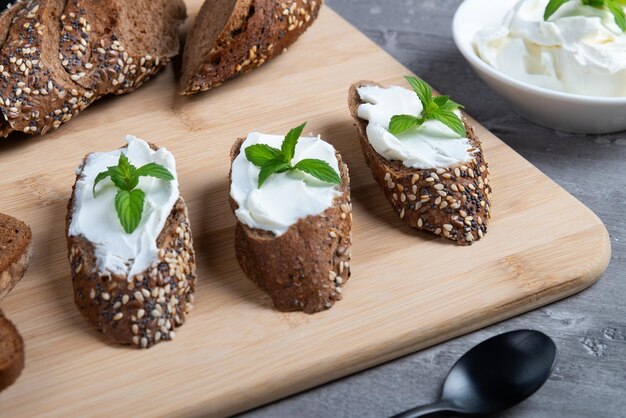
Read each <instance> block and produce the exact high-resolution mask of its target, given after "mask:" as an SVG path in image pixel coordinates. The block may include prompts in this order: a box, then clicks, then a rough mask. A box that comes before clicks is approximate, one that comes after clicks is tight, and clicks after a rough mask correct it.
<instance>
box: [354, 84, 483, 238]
mask: <svg viewBox="0 0 626 418" xmlns="http://www.w3.org/2000/svg"><path fill="white" fill-rule="evenodd" d="M362 86H379V87H381V86H380V85H379V84H377V83H374V82H371V81H361V82H358V83H356V84H354V85H352V86H351V88H350V92H349V98H348V106H349V108H350V113H351V114H352V117H353V118H354V121H355V123H356V126H357V130H358V134H359V139H360V142H361V149H362V151H363V154H364V156H365V162H366V163H367V165H368V167H369V168H370V169H371V171H372V175H373V176H374V179H375V180H376V182H377V183H378V185H379V186H380V187H381V189H382V190H383V191H384V193H385V196H386V198H387V200H388V201H389V203H390V204H391V207H392V208H393V210H394V211H395V212H396V213H397V214H398V215H399V216H400V218H402V219H403V220H404V221H405V222H406V223H407V224H408V225H410V226H411V227H414V228H418V229H421V230H424V231H428V232H431V233H433V234H435V235H438V236H441V237H444V238H447V239H450V240H453V241H456V242H457V243H458V244H459V245H471V244H472V243H474V242H475V241H478V240H479V239H481V238H482V237H483V236H484V234H486V233H487V226H488V223H489V221H490V219H491V180H490V177H489V168H488V165H487V163H486V161H485V157H484V154H483V150H482V145H481V143H480V139H479V138H478V137H477V136H476V134H475V132H474V128H473V127H472V126H470V125H469V124H468V123H467V119H465V118H463V122H464V124H465V128H466V131H467V132H466V133H467V138H468V139H469V141H470V143H471V145H472V146H473V151H472V159H471V160H470V161H469V162H467V163H463V164H458V165H455V166H452V167H445V168H443V167H439V168H432V169H424V170H420V169H413V168H408V167H406V166H405V165H404V164H403V163H402V162H401V161H389V160H387V159H386V158H384V157H383V156H381V155H380V154H378V153H377V152H376V150H374V148H373V147H372V145H371V144H370V142H369V140H368V139H367V124H368V122H367V121H366V120H363V119H361V118H360V117H359V116H358V109H359V106H360V105H361V104H363V102H362V101H361V98H360V96H359V93H358V89H359V87H362Z"/></svg>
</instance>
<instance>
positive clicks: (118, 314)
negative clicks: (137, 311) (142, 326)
mask: <svg viewBox="0 0 626 418" xmlns="http://www.w3.org/2000/svg"><path fill="white" fill-rule="evenodd" d="M122 318H124V314H123V313H121V312H118V313H117V314H115V316H114V317H113V320H114V321H119V320H121V319H122Z"/></svg>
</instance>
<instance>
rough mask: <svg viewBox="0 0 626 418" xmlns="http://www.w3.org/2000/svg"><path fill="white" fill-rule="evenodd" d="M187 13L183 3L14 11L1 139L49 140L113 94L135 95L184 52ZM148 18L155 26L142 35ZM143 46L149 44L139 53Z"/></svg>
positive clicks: (86, 1)
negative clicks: (17, 134) (16, 134)
mask: <svg viewBox="0 0 626 418" xmlns="http://www.w3.org/2000/svg"><path fill="white" fill-rule="evenodd" d="M9 14H12V16H9ZM5 15H6V17H5ZM185 16H186V14H185V6H184V3H183V0H151V1H149V2H148V1H146V2H144V1H139V0H138V1H133V2H129V1H120V0H107V1H106V2H103V1H98V0H26V1H22V2H20V3H18V4H17V5H14V6H12V7H11V8H10V9H9V10H8V11H6V12H5V13H3V15H2V17H1V19H3V20H4V22H2V23H6V25H7V27H6V28H5V31H6V33H7V37H6V41H5V42H4V43H3V45H2V49H1V50H0V114H1V115H2V117H1V118H0V120H1V121H0V137H6V136H8V135H9V133H10V132H11V131H13V130H15V131H21V132H24V133H27V134H41V135H44V134H46V133H47V132H49V131H52V130H55V129H57V128H59V127H60V126H61V125H62V124H64V123H66V122H68V121H69V120H71V119H72V118H73V117H75V116H76V115H77V114H78V113H79V112H81V111H82V110H84V109H85V108H86V107H87V106H89V105H90V104H91V103H93V101H95V100H96V99H98V98H100V97H102V96H104V95H106V94H123V93H128V92H131V91H133V90H134V89H136V88H137V87H139V86H140V85H141V84H143V83H144V82H145V81H146V80H148V79H149V78H150V77H151V76H153V75H154V74H156V73H157V72H158V71H160V70H161V69H162V68H163V67H164V66H165V65H166V64H167V63H168V62H169V61H170V60H171V58H172V57H173V56H175V55H176V54H177V53H178V48H179V41H178V28H179V26H180V24H182V23H183V21H184V18H185ZM133 19H134V23H135V24H133ZM144 21H147V22H152V25H151V30H150V31H144V32H145V33H142V30H141V28H138V26H140V23H141V22H144ZM9 23H10V24H9ZM9 26H10V27H9ZM0 35H2V33H1V30H0ZM145 39H147V40H145ZM140 41H141V42H144V43H145V45H148V44H150V46H149V47H148V46H145V49H146V50H141V51H137V50H136V49H135V48H134V47H135V46H136V45H137V44H138V42H140ZM144 43H142V44H141V45H144Z"/></svg>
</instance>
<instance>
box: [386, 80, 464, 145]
mask: <svg viewBox="0 0 626 418" xmlns="http://www.w3.org/2000/svg"><path fill="white" fill-rule="evenodd" d="M405 78H406V80H407V81H408V82H409V84H410V85H411V87H413V90H414V91H415V94H417V97H419V99H420V102H422V107H423V108H424V110H423V111H422V113H421V115H418V116H413V115H396V116H394V117H392V118H391V122H390V123H389V132H391V133H392V134H393V135H398V134H401V133H403V132H405V131H408V130H409V129H413V128H419V127H420V126H422V125H423V124H424V122H426V121H428V120H437V121H439V122H441V123H443V124H444V125H446V126H447V127H448V128H450V129H452V130H453V131H454V132H455V133H456V134H457V135H459V136H460V137H462V138H465V136H466V135H467V133H466V131H465V125H463V121H461V119H460V118H459V117H458V116H457V115H456V114H455V113H454V111H455V110H457V109H460V108H463V106H461V105H460V104H458V103H455V102H453V101H452V100H450V96H437V97H433V89H432V88H431V87H430V86H429V85H428V83H426V82H425V81H424V80H420V79H419V78H417V77H405Z"/></svg>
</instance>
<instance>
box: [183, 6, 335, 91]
mask: <svg viewBox="0 0 626 418" xmlns="http://www.w3.org/2000/svg"><path fill="white" fill-rule="evenodd" d="M322 3H323V0H282V1H278V0H206V1H205V2H204V4H203V5H202V8H201V9H200V12H199V13H198V16H197V17H196V21H195V23H194V26H193V28H192V29H191V31H190V32H189V35H188V36H187V42H186V45H185V52H184V56H183V70H182V79H181V90H180V93H181V94H183V95H191V94H195V93H198V92H201V91H206V90H209V89H212V88H215V87H218V86H220V85H221V84H222V83H224V82H225V81H227V80H229V79H231V78H233V77H235V76H237V75H239V74H242V73H247V72H249V71H251V70H253V69H255V68H258V67H260V66H261V65H263V64H264V63H266V62H268V61H269V60H271V59H272V58H274V57H276V56H277V55H280V54H281V53H282V52H283V51H284V50H286V49H287V47H289V46H290V45H291V44H293V43H294V42H295V41H296V40H297V39H298V38H299V37H300V35H302V34H303V33H304V32H305V31H306V30H307V29H308V27H309V26H311V24H312V23H313V22H314V21H315V19H316V18H317V15H318V12H319V9H320V7H321V6H322Z"/></svg>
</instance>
